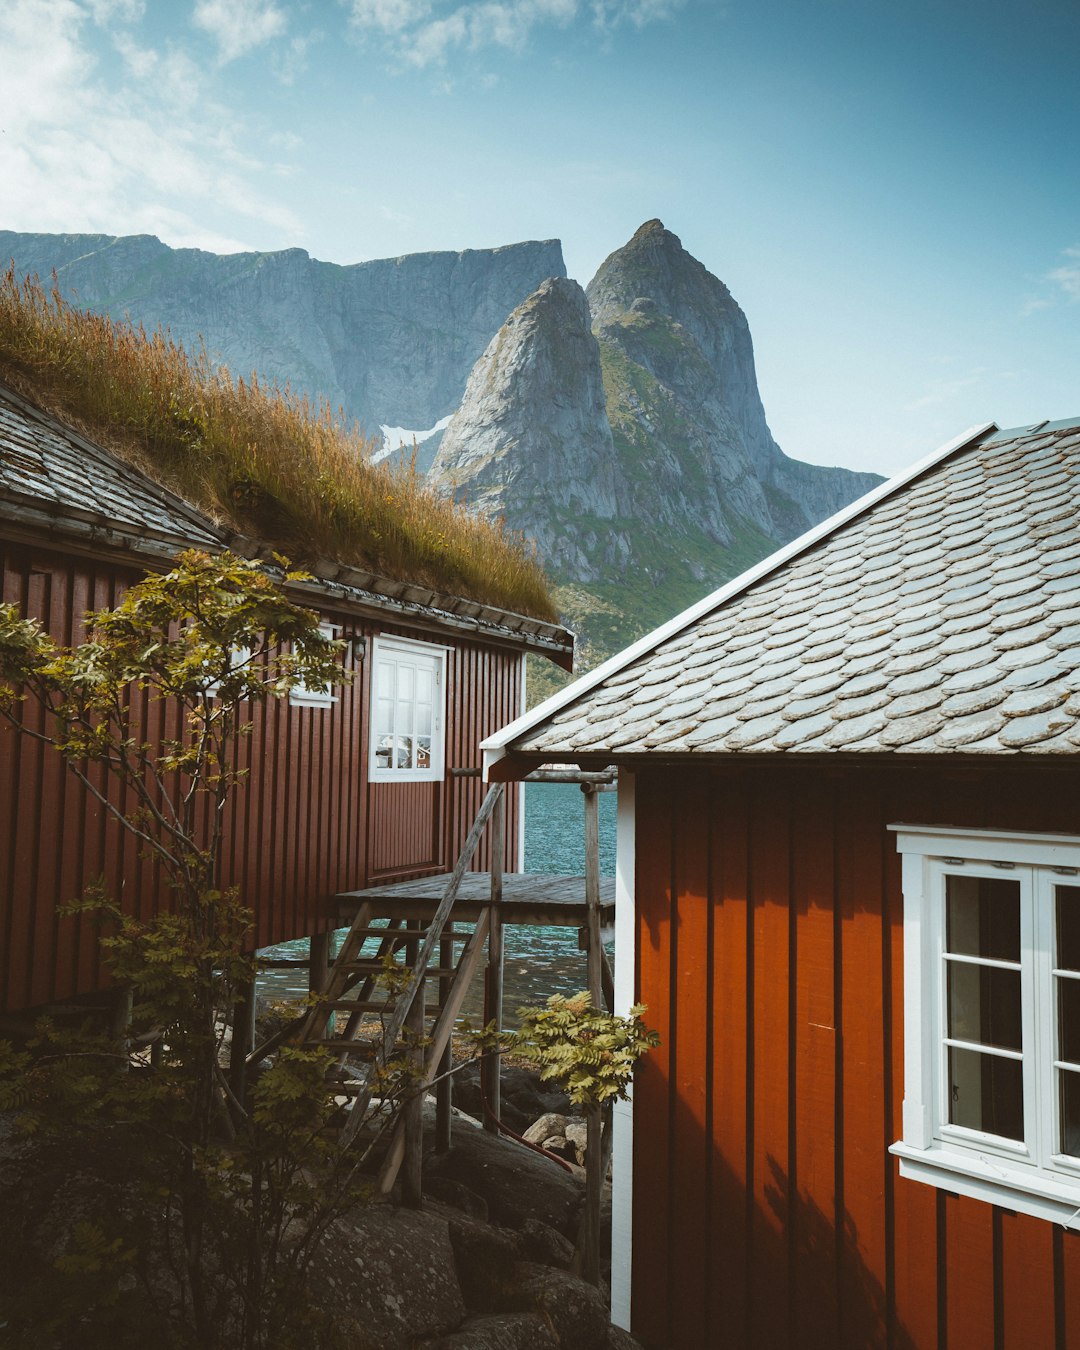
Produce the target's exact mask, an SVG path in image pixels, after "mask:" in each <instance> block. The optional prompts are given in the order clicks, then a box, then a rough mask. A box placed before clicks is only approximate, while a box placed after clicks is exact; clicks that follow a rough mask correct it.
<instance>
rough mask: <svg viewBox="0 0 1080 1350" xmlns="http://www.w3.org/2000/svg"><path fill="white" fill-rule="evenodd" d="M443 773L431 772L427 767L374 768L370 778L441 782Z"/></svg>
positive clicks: (406, 781)
mask: <svg viewBox="0 0 1080 1350" xmlns="http://www.w3.org/2000/svg"><path fill="white" fill-rule="evenodd" d="M442 781H443V775H442V774H441V773H429V772H428V771H427V770H426V769H397V770H391V769H372V770H371V775H370V777H369V779H368V782H370V783H441V782H442Z"/></svg>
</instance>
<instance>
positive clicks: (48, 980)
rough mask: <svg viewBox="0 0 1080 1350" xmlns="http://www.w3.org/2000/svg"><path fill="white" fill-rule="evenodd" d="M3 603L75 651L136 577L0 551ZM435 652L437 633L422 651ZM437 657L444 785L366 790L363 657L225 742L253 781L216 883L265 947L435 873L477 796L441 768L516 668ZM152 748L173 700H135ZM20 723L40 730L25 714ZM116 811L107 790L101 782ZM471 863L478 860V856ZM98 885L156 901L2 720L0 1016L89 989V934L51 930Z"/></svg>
mask: <svg viewBox="0 0 1080 1350" xmlns="http://www.w3.org/2000/svg"><path fill="white" fill-rule="evenodd" d="M0 562H2V564H3V592H2V598H3V599H4V600H5V601H11V602H14V603H16V604H17V605H19V606H20V608H21V609H22V612H23V613H25V614H28V615H31V616H32V617H34V618H37V619H39V620H40V621H41V622H42V624H43V625H44V626H45V627H47V628H48V630H49V632H50V633H52V634H53V636H55V637H56V638H58V639H59V640H60V641H63V642H71V641H73V640H76V641H77V640H78V639H79V637H80V636H81V634H82V615H83V614H84V613H85V611H86V610H88V609H97V608H100V607H102V606H105V605H109V604H113V603H115V602H116V600H117V599H118V598H119V596H120V594H121V593H122V591H123V589H124V588H125V587H126V586H128V585H130V584H131V583H132V582H133V581H135V580H137V578H138V575H139V573H138V572H136V571H134V570H131V569H122V568H114V567H107V566H104V565H100V564H95V563H91V562H86V561H83V560H74V559H69V558H65V557H63V556H62V555H59V554H56V553H51V552H48V553H47V552H44V551H37V550H30V549H28V548H25V547H22V546H14V545H8V544H5V543H4V542H3V541H0ZM326 617H327V618H328V619H332V620H334V621H336V622H339V623H343V624H345V626H346V628H347V629H348V630H349V631H352V632H359V633H361V634H363V635H365V636H367V637H368V638H369V639H370V638H371V637H373V636H374V635H375V634H376V633H378V632H392V633H394V634H396V635H398V636H404V637H412V638H417V639H420V640H424V639H425V637H426V636H427V635H425V634H422V633H416V632H412V631H410V630H409V629H407V628H404V627H402V626H400V625H395V626H392V627H391V626H378V625H376V624H374V623H371V622H367V621H364V622H360V621H358V620H357V619H355V618H354V617H352V616H349V615H346V614H341V613H335V612H334V611H333V610H332V609H330V608H327V610H326ZM431 640H436V639H431ZM443 641H444V645H450V646H451V649H450V651H449V653H448V663H447V676H448V688H447V718H446V727H447V747H446V766H447V775H448V776H447V779H446V781H445V782H443V783H434V784H424V783H408V784H405V783H401V784H399V783H379V784H370V783H369V782H368V765H367V734H368V721H369V717H368V710H369V703H370V670H369V663H367V662H365V663H363V664H362V666H361V667H360V669H359V671H358V674H357V678H356V680H355V682H354V683H353V685H352V686H351V687H340V686H339V687H337V688H336V689H335V691H334V692H335V694H336V696H337V702H335V703H334V704H333V705H332V707H330V708H318V707H294V706H292V705H290V704H289V703H288V701H286V700H278V699H271V700H270V701H269V702H268V703H267V704H266V705H265V706H264V707H261V708H260V707H256V708H252V709H250V710H249V712H248V713H247V717H248V720H249V724H250V727H251V731H250V734H249V735H248V736H245V737H243V738H241V739H240V740H239V742H238V745H237V751H236V753H237V763H238V765H239V767H241V768H245V769H249V770H250V777H249V779H248V781H247V783H246V785H245V786H243V787H242V788H240V789H239V790H238V791H237V792H236V793H235V794H234V796H233V798H232V800H231V802H230V806H229V814H228V818H227V821H226V829H225V845H224V851H223V867H222V873H223V875H222V881H223V883H224V884H226V885H231V884H236V885H238V886H240V888H241V894H242V896H243V899H244V902H245V903H246V904H248V905H249V906H250V907H251V908H252V909H253V910H254V911H255V916H256V925H255V934H254V945H255V946H258V947H263V946H267V945H270V944H271V943H275V942H281V941H285V940H287V939H290V938H296V937H304V936H307V935H308V934H310V933H313V932H319V931H324V930H325V929H326V928H327V927H330V926H332V923H333V919H334V914H333V910H332V907H331V905H330V903H329V901H330V897H331V896H332V895H333V894H334V893H335V892H337V891H342V890H352V889H356V888H358V887H361V886H365V885H368V884H371V883H374V882H377V881H380V880H384V879H390V878H391V877H393V878H395V879H396V878H398V877H408V876H415V875H420V874H423V873H425V872H427V873H431V872H440V871H445V870H448V869H449V868H450V867H451V866H452V865H453V862H454V859H455V858H456V857H457V854H458V852H459V851H460V847H461V843H462V841H463V840H464V837H465V835H466V834H467V833H468V829H469V826H470V825H471V824H472V820H473V817H474V816H475V814H476V811H477V809H478V807H479V805H480V801H481V798H482V794H483V786H482V784H481V783H480V782H479V781H478V780H477V779H475V778H472V779H463V778H453V777H452V776H450V774H449V770H450V769H451V768H452V767H473V766H477V765H479V763H480V754H479V749H478V745H479V741H480V740H481V739H482V737H484V736H486V735H488V734H490V733H491V732H493V731H495V730H497V729H498V728H499V727H500V726H503V725H504V724H505V723H506V722H508V721H511V720H512V719H513V717H515V716H516V715H517V712H518V707H519V699H520V689H521V683H520V682H521V667H522V661H521V657H520V655H519V654H518V653H517V652H513V651H508V650H504V649H496V648H492V647H488V646H485V645H484V644H482V643H480V642H472V641H464V640H463V641H460V642H457V641H455V642H454V643H453V644H452V645H451V644H450V643H449V642H447V640H443ZM135 700H136V708H137V712H138V718H139V724H140V726H141V728H142V729H143V734H144V735H145V738H146V739H147V740H150V741H155V740H160V739H162V738H163V737H166V736H175V734H176V732H177V722H178V717H177V710H176V708H175V707H174V706H172V705H169V704H165V703H160V702H152V701H150V700H140V699H139V696H138V695H137V694H136V695H135ZM24 715H25V716H26V718H27V720H28V722H30V724H31V725H35V726H36V725H39V724H38V723H37V722H35V721H34V719H35V718H36V717H37V716H38V714H37V713H36V710H34V709H33V708H32V706H31V705H29V704H27V705H24ZM99 785H100V786H102V787H106V788H107V789H108V790H109V791H110V792H111V793H112V794H114V796H113V798H112V799H113V800H120V799H119V798H118V797H116V796H115V794H116V793H117V790H118V789H117V787H116V785H115V784H110V783H109V782H108V780H107V779H106V778H105V777H104V776H102V777H101V778H100V781H99ZM508 817H509V818H508V828H507V831H506V857H505V859H504V864H505V866H506V867H507V868H508V869H513V868H514V867H515V866H516V865H517V837H518V836H517V829H516V823H517V821H516V817H517V802H516V798H511V799H510V801H509V812H508ZM473 865H474V867H475V868H477V869H483V868H485V867H487V866H489V865H490V855H489V852H488V851H487V846H486V844H485V846H484V848H483V849H482V850H481V853H480V855H479V856H478V858H477V859H476V861H475V862H474V864H473ZM99 875H103V876H104V877H105V879H106V881H107V883H108V885H109V886H110V888H111V889H112V891H113V893H114V894H116V895H120V896H121V897H122V900H123V904H124V906H125V908H126V909H127V910H128V911H129V912H131V913H133V914H138V915H140V916H141V917H143V918H149V917H151V916H152V915H153V914H154V912H155V911H156V909H157V907H158V906H159V905H161V904H163V903H167V901H168V897H167V893H166V892H165V891H164V890H163V887H162V882H161V875H160V869H159V868H158V867H156V866H155V865H154V864H153V863H151V862H149V861H147V860H146V859H145V858H144V857H143V856H142V853H141V850H140V849H139V847H138V846H137V845H136V844H135V843H134V841H133V840H132V839H131V838H130V837H129V836H127V835H126V834H125V832H124V830H123V829H122V827H120V826H119V825H117V824H116V823H115V822H114V821H113V820H112V819H110V817H109V815H108V813H107V812H106V811H105V810H104V808H103V807H102V806H101V805H100V804H99V803H98V802H96V801H95V800H94V799H93V797H92V796H91V795H90V794H89V793H87V792H86V791H84V790H83V789H82V788H81V786H80V785H79V784H78V782H77V781H76V780H75V779H74V777H73V776H72V775H71V774H70V772H68V770H67V769H66V768H65V766H64V765H63V763H62V762H61V760H60V758H59V756H58V755H57V754H56V753H55V752H54V751H52V750H51V749H49V748H48V747H46V746H43V745H41V744H40V743H37V742H34V741H33V740H31V739H30V738H29V737H26V736H22V735H19V734H17V733H16V732H14V731H11V730H9V729H7V728H6V726H0V1010H4V1011H12V1010H18V1009H21V1008H27V1007H35V1006H38V1005H40V1004H43V1003H47V1002H49V1001H52V1000H57V999H62V998H67V997H70V996H72V995H74V994H80V993H89V992H92V991H93V990H95V989H96V988H99V987H101V985H102V983H103V976H102V972H101V969H100V965H99V961H98V953H97V945H96V942H95V938H94V934H93V932H92V930H91V929H90V927H89V925H87V924H85V923H81V922H77V921H75V920H73V919H63V920H61V919H59V918H58V917H57V913H56V908H57V905H58V904H62V903H63V902H65V901H68V900H71V899H74V898H75V897H76V896H77V895H79V894H80V893H81V892H82V891H83V889H84V888H85V886H86V884H87V882H88V881H89V880H91V879H92V878H94V877H96V876H99Z"/></svg>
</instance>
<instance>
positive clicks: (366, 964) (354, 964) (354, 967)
mask: <svg viewBox="0 0 1080 1350" xmlns="http://www.w3.org/2000/svg"><path fill="white" fill-rule="evenodd" d="M341 969H342V970H349V971H352V972H353V973H355V974H357V975H379V974H381V973H382V971H383V970H385V966H384V965H383V963H382V962H381V961H376V960H374V958H372V959H368V958H364V959H363V960H361V961H346V962H345V963H344V964H343V965H342V967H341ZM398 969H399V970H401V969H402V967H401V966H399V967H398ZM427 974H428V975H429V976H432V977H434V976H438V977H439V978H440V979H452V978H453V976H455V975H456V974H457V967H456V966H428V968H427Z"/></svg>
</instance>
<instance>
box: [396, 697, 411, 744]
mask: <svg viewBox="0 0 1080 1350" xmlns="http://www.w3.org/2000/svg"><path fill="white" fill-rule="evenodd" d="M412 729H413V705H412V704H411V703H406V702H405V701H404V700H403V699H399V700H398V705H397V726H396V727H395V728H394V730H395V731H396V732H397V734H398V735H399V736H407V735H408V734H409V732H410V731H412Z"/></svg>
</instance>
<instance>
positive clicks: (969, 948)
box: [945, 876, 1020, 961]
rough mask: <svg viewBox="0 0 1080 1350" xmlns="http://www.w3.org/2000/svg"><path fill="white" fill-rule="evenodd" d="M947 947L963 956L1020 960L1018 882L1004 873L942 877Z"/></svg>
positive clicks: (997, 959)
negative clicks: (943, 881) (1002, 875)
mask: <svg viewBox="0 0 1080 1350" xmlns="http://www.w3.org/2000/svg"><path fill="white" fill-rule="evenodd" d="M945 903H946V913H947V928H946V933H947V938H946V942H947V948H948V950H949V951H950V952H958V953H961V954H963V955H964V956H988V957H991V958H993V959H994V960H996V961H1019V960H1020V883H1019V881H1014V880H1012V879H1006V878H1004V877H960V876H947V877H946V878H945Z"/></svg>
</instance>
